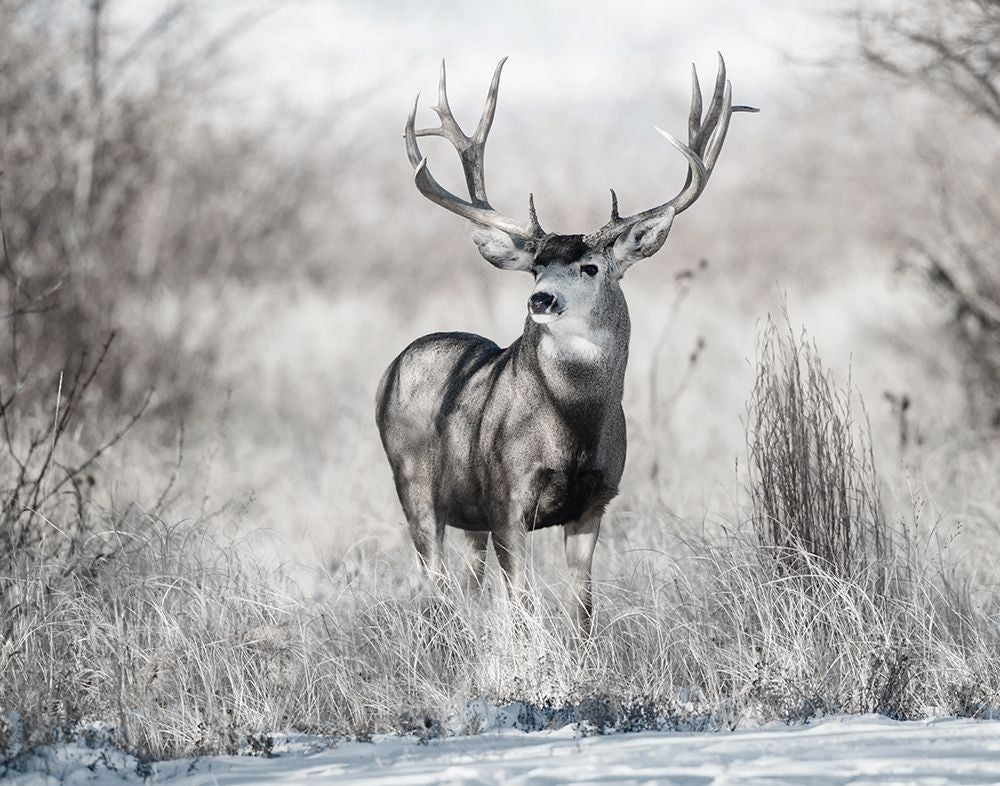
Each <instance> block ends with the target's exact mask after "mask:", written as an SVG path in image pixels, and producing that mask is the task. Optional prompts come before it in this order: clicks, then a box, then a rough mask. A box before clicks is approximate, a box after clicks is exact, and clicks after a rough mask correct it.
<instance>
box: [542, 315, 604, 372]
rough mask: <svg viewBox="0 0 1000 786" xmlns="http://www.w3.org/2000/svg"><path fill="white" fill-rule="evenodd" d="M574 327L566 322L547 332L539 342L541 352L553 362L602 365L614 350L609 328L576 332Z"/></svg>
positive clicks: (554, 326)
mask: <svg viewBox="0 0 1000 786" xmlns="http://www.w3.org/2000/svg"><path fill="white" fill-rule="evenodd" d="M573 327H574V325H573V324H572V323H570V322H569V321H568V320H565V321H560V323H559V324H558V325H553V326H552V328H550V329H549V330H546V331H545V334H544V335H543V336H542V340H541V341H540V342H539V348H540V349H541V351H542V352H543V353H544V354H545V355H547V356H548V357H551V358H552V359H553V360H571V361H575V362H577V363H580V362H583V363H602V362H604V361H605V360H606V359H607V357H608V356H609V355H610V354H611V352H612V351H613V350H614V336H613V335H612V333H611V331H610V330H608V329H607V328H597V329H590V330H581V331H580V332H575V331H574V330H573V329H572V328H573ZM579 327H581V328H583V327H584V326H583V325H579Z"/></svg>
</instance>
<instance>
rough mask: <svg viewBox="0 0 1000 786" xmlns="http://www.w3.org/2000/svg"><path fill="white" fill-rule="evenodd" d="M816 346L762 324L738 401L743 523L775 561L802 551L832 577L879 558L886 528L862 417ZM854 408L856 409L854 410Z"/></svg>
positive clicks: (884, 552) (888, 539)
mask: <svg viewBox="0 0 1000 786" xmlns="http://www.w3.org/2000/svg"><path fill="white" fill-rule="evenodd" d="M853 395H854V394H853V392H852V391H851V388H850V382H848V386H847V387H846V388H844V389H841V388H838V387H837V386H836V385H835V383H834V382H833V381H832V379H831V376H830V373H829V372H828V371H827V370H826V369H824V368H823V364H822V361H821V360H820V357H819V353H818V351H817V349H816V346H815V345H814V344H812V343H810V342H809V340H808V338H807V337H806V335H805V333H804V332H803V334H802V335H801V337H799V338H796V337H795V335H794V334H793V332H792V329H791V326H790V325H787V323H786V328H785V331H784V332H782V331H781V330H780V329H779V328H778V327H777V326H776V325H775V324H774V323H773V322H771V321H768V324H767V326H766V328H765V330H764V333H763V337H762V340H761V348H760V351H759V357H758V364H757V378H756V381H755V383H754V388H753V392H752V393H751V396H750V401H749V404H748V407H747V408H748V422H747V427H748V435H747V447H748V449H749V459H750V473H751V483H750V503H751V516H750V521H751V523H752V525H753V528H754V531H755V532H756V535H757V538H758V541H759V542H760V544H761V546H764V547H766V548H769V549H772V550H773V551H774V553H775V556H776V557H777V558H778V559H780V560H783V561H789V560H792V561H794V560H797V559H798V557H799V554H800V553H802V552H804V553H806V554H808V555H810V556H811V557H812V558H813V559H814V560H819V561H822V562H823V563H824V564H825V565H826V566H828V567H829V568H830V569H832V570H834V571H835V572H836V573H837V574H839V575H843V576H851V575H855V574H857V573H858V572H860V571H861V570H863V569H865V567H866V566H868V565H870V564H884V563H885V562H886V560H887V559H888V558H889V556H890V554H891V553H892V546H893V544H892V533H891V531H890V528H889V526H888V523H887V521H886V518H885V514H884V511H883V508H882V504H881V501H880V499H879V480H878V476H877V475H876V472H875V461H874V457H873V455H872V447H871V438H870V434H869V430H868V425H867V418H865V420H864V421H862V422H858V421H856V419H855V412H854V408H853V407H852V398H853ZM862 414H863V410H862Z"/></svg>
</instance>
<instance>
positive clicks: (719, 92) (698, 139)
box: [583, 53, 760, 248]
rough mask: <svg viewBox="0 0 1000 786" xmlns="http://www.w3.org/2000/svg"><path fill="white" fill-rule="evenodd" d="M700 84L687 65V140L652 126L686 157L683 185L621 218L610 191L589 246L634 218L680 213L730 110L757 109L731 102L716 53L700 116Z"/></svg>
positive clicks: (712, 158)
mask: <svg viewBox="0 0 1000 786" xmlns="http://www.w3.org/2000/svg"><path fill="white" fill-rule="evenodd" d="M701 111H702V97H701V86H700V85H699V83H698V70H697V69H696V68H695V67H694V66H693V65H692V66H691V113H690V115H689V116H688V143H687V144H684V143H683V142H681V141H680V140H679V139H677V138H676V137H675V136H673V134H670V133H669V132H667V131H664V130H663V129H662V128H657V129H656V130H657V131H658V132H659V133H660V134H662V135H663V137H664V138H665V139H666V140H667V141H668V142H670V144H672V145H673V146H674V147H676V148H677V149H678V150H680V151H681V153H683V154H684V157H685V158H686V159H687V161H688V174H687V180H686V181H685V183H684V188H682V189H681V191H680V193H679V194H677V196H675V197H674V198H673V199H671V200H670V201H668V202H664V203H663V204H662V205H658V206H657V207H653V208H650V209H649V210H646V211H643V212H642V213H636V214H635V215H634V216H628V217H626V218H622V217H621V216H619V215H618V195H617V194H615V192H614V191H613V190H612V192H611V220H610V221H608V223H607V224H605V225H604V226H603V227H601V228H600V229H598V230H597V231H596V232H591V233H590V234H589V235H585V236H584V238H583V241H584V242H585V243H586V244H587V245H588V246H590V247H591V248H602V247H605V246H607V245H609V244H610V243H613V242H614V241H615V240H617V239H618V238H619V237H620V236H621V235H623V234H624V233H625V232H627V231H628V230H629V228H630V227H632V226H633V225H634V224H635V223H636V222H638V221H643V220H646V219H650V218H657V217H659V216H662V215H665V214H666V213H667V211H669V210H671V209H672V210H673V211H674V213H675V214H676V213H680V212H681V211H683V210H687V208H689V207H691V205H693V204H694V202H695V200H696V199H698V197H699V196H701V193H702V191H704V190H705V186H706V185H707V183H708V178H709V177H710V176H711V175H712V170H713V168H714V167H715V162H716V161H717V160H718V159H719V153H720V152H722V143H723V142H725V140H726V132H727V131H728V130H729V118H730V116H731V115H732V113H733V112H758V111H760V110H758V109H757V108H756V107H752V106H733V104H732V85H731V84H730V83H729V82H728V81H727V80H726V63H725V61H724V60H723V59H722V54H721V53H719V72H718V75H717V76H716V78H715V91H714V92H713V93H712V101H711V103H710V104H709V106H708V112H707V113H706V114H705V117H704V118H702V114H701Z"/></svg>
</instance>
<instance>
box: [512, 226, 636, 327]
mask: <svg viewBox="0 0 1000 786" xmlns="http://www.w3.org/2000/svg"><path fill="white" fill-rule="evenodd" d="M611 271H612V267H611V265H610V264H609V262H608V259H607V258H606V256H605V255H604V254H603V253H600V252H595V251H594V250H593V249H591V248H590V247H589V246H588V245H587V244H586V243H584V242H583V238H582V237H581V236H580V235H551V236H549V237H546V238H545V239H544V241H543V242H541V243H540V244H539V248H538V250H537V251H536V252H535V254H534V257H533V259H532V261H531V272H532V274H533V275H534V277H535V286H534V289H533V290H532V293H531V296H530V297H529V298H528V314H529V316H530V317H531V319H532V321H534V322H536V323H538V324H541V325H547V324H552V323H555V322H556V321H559V320H566V322H567V323H573V324H574V325H575V326H576V327H578V328H581V327H585V326H587V325H589V324H593V323H594V322H598V321H601V319H602V318H603V315H605V314H606V313H607V312H608V311H609V308H610V307H611V306H612V305H613V301H616V300H617V298H616V297H614V293H613V292H612V291H611V290H619V287H618V283H617V281H616V280H615V278H614V276H613V275H612V272H611ZM619 291H620V290H619ZM567 327H569V325H568V324H567Z"/></svg>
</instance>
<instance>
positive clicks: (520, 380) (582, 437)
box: [376, 55, 756, 634]
mask: <svg viewBox="0 0 1000 786" xmlns="http://www.w3.org/2000/svg"><path fill="white" fill-rule="evenodd" d="M505 61H506V58H504V60H501V61H500V63H499V64H498V65H497V67H496V71H495V72H494V74H493V81H492V83H491V85H490V88H489V92H488V94H487V97H486V106H485V109H484V110H483V114H482V118H481V119H480V121H479V126H478V127H477V128H476V131H475V133H474V134H473V135H472V136H471V137H469V136H466V134H465V133H464V132H463V131H462V130H461V129H460V128H459V126H458V123H457V122H456V121H455V118H454V117H453V116H452V113H451V109H450V108H449V106H448V94H447V88H446V84H445V68H444V63H442V64H441V78H440V86H439V95H438V105H437V106H435V107H433V109H434V111H435V112H436V113H437V115H438V117H439V119H440V125H439V126H438V127H437V128H427V129H419V130H417V129H415V128H414V120H415V117H416V111H417V103H416V102H415V103H414V105H413V110H412V111H411V112H410V116H409V120H408V121H407V124H406V131H405V140H406V154H407V156H408V157H409V160H410V163H411V164H412V166H413V167H414V180H415V182H416V185H417V189H418V190H419V191H420V193H421V194H423V195H424V196H425V197H427V198H428V199H429V200H431V201H432V202H434V203H435V204H438V205H440V206H441V207H443V208H445V209H447V210H450V211H451V212H453V213H456V214H458V215H459V216H462V217H463V218H465V219H468V220H469V221H470V222H472V239H473V241H474V242H475V244H476V246H477V247H478V249H479V253H480V254H482V256H483V257H484V258H485V259H486V261H487V262H490V263H491V264H493V265H495V266H496V267H498V268H501V269H503V270H520V271H524V272H526V273H531V274H532V275H533V276H534V280H535V283H534V288H533V289H532V292H531V296H530V297H529V298H528V304H527V305H528V315H527V318H526V319H525V323H524V333H523V334H522V335H521V337H520V338H518V339H517V340H516V341H515V342H514V343H513V344H511V345H510V346H509V347H507V348H506V349H501V348H500V347H498V346H497V345H496V344H495V343H493V342H492V341H490V340H489V339H486V338H483V337H481V336H477V335H472V334H469V333H433V334H431V335H428V336H424V337H423V338H419V339H417V340H416V341H414V342H413V343H412V344H410V346H408V347H407V348H406V349H405V350H403V352H402V353H401V354H400V355H399V356H398V357H397V358H396V359H395V360H394V361H393V362H392V364H391V365H390V366H389V368H388V369H387V370H386V372H385V374H384V375H383V376H382V380H381V382H380V384H379V389H378V394H377V397H376V407H377V410H376V419H377V422H378V428H379V433H380V435H381V437H382V444H383V446H384V447H385V452H386V455H387V456H388V458H389V463H390V464H391V465H392V472H393V476H394V478H395V482H396V491H397V493H398V494H399V500H400V502H401V503H402V506H403V511H404V513H405V515H406V520H407V522H408V524H409V530H410V535H411V536H412V538H413V543H414V545H415V546H416V550H417V553H418V555H419V557H420V561H421V563H422V564H423V567H424V569H425V570H426V571H427V572H428V573H429V574H430V575H431V576H433V577H435V578H436V579H437V580H438V581H440V580H441V579H442V577H443V569H444V568H443V563H442V551H443V543H444V531H445V526H446V525H449V526H451V527H455V528H457V529H460V530H463V531H464V535H465V540H466V543H467V545H468V547H469V550H470V553H469V560H468V561H467V564H466V569H465V575H464V579H463V581H464V584H465V585H466V586H468V587H472V588H474V587H478V586H480V585H481V582H482V579H483V572H484V569H485V562H484V560H485V558H486V551H487V547H488V543H489V539H490V537H491V536H492V539H493V548H494V550H495V551H496V555H497V559H498V562H499V564H500V567H501V569H502V571H503V575H504V577H505V579H506V583H507V587H508V590H510V592H511V594H512V595H514V596H520V595H522V593H524V592H525V589H526V588H525V562H526V548H525V545H526V544H525V541H526V536H527V533H528V532H530V531H532V530H536V529H540V528H542V527H551V526H562V527H563V532H564V538H565V551H566V561H567V563H568V566H569V571H570V580H571V584H572V590H573V595H574V598H573V616H574V619H575V621H576V623H577V626H578V628H579V629H580V630H581V632H583V633H585V634H586V633H588V632H589V630H590V624H591V615H592V600H591V579H590V576H591V564H592V561H593V555H594V547H595V545H596V543H597V535H598V532H599V530H600V526H601V517H602V515H603V513H604V509H605V507H606V506H607V504H608V503H609V502H610V501H611V499H612V498H613V497H614V496H615V495H616V494H617V492H618V483H619V481H620V479H621V476H622V470H623V468H624V466H625V415H624V412H623V410H622V394H623V386H624V377H625V364H626V361H627V359H628V345H629V314H628V307H627V306H626V304H625V296H624V294H622V290H621V287H620V286H619V283H618V282H619V281H620V279H621V277H622V276H623V275H624V273H625V271H627V270H628V269H629V267H630V266H631V265H633V264H634V263H635V262H638V261H639V260H640V259H645V258H646V257H648V256H651V255H652V254H654V253H656V252H657V251H658V250H659V249H660V247H661V246H662V245H663V242H664V240H666V237H667V233H668V232H669V231H670V225H671V222H672V221H673V220H674V216H676V215H677V214H678V213H680V212H682V211H684V210H687V208H689V207H690V206H691V205H693V204H694V202H695V200H696V199H698V197H699V196H700V195H701V193H702V191H704V189H705V185H706V184H707V183H708V179H709V177H710V175H711V174H712V170H713V168H714V167H715V164H716V161H717V160H718V157H719V152H720V151H721V150H722V144H723V142H724V141H725V138H726V132H727V130H728V128H729V120H730V116H731V114H732V113H733V112H736V111H756V110H755V109H754V108H752V107H742V106H733V105H732V101H731V85H730V83H729V82H728V81H726V67H725V63H724V62H723V60H722V56H721V55H719V70H718V76H717V78H716V82H715V90H714V93H713V95H712V99H711V102H710V104H709V106H708V110H707V112H705V113H704V116H703V114H702V95H701V88H700V87H699V84H698V74H697V71H693V74H692V78H693V85H692V97H691V111H690V117H689V120H688V142H687V144H684V143H683V142H681V141H680V140H678V139H676V138H675V137H673V136H671V135H670V134H668V133H667V132H666V131H662V130H660V129H657V131H659V132H660V134H662V135H663V136H664V137H665V138H666V139H667V141H668V142H670V143H671V144H672V145H673V146H674V147H676V148H677V149H678V150H679V151H680V152H681V153H683V154H684V157H685V158H686V159H687V163H688V174H687V181H686V183H685V184H684V187H683V188H682V189H681V190H680V193H678V194H677V196H675V197H674V198H673V199H670V200H669V201H667V202H664V203H663V204H662V205H658V206H656V207H653V208H650V209H649V210H645V211H643V212H641V213H637V214H636V215H633V216H628V217H622V216H620V215H619V214H618V199H617V196H616V195H615V192H614V191H612V192H611V219H610V220H609V221H608V223H607V224H605V225H604V226H603V227H601V228H600V229H598V230H597V231H595V232H591V233H590V234H587V235H560V234H555V233H552V232H545V231H544V230H543V229H542V227H541V226H540V225H539V222H538V217H537V215H536V213H535V205H534V198H533V197H529V202H528V205H529V208H528V216H529V219H528V221H526V222H525V221H518V220H516V219H513V218H509V217H507V216H504V215H501V214H500V213H498V212H497V211H496V210H494V209H493V208H492V207H491V206H490V203H489V200H488V199H487V197H486V186H485V176H484V172H483V154H484V150H485V147H486V138H487V135H488V134H489V132H490V127H491V125H492V123H493V115H494V112H495V111H496V104H497V93H498V90H499V86H500V72H501V69H502V68H503V65H504V62H505ZM417 101H418V102H419V96H418V97H417ZM422 136H439V137H444V138H445V139H447V140H448V141H449V142H451V143H452V145H454V147H455V149H456V150H457V152H458V154H459V157H460V158H461V161H462V167H463V169H464V171H465V181H466V185H467V186H468V190H469V200H468V201H466V200H464V199H461V198H460V197H458V196H456V195H454V194H452V193H449V192H448V191H446V190H445V189H444V188H443V187H442V186H441V185H440V184H439V183H438V182H437V181H436V180H435V179H434V177H433V176H432V175H431V172H430V170H429V169H428V166H427V159H426V157H424V156H423V155H422V154H421V152H420V148H419V147H418V146H417V138H418V137H422Z"/></svg>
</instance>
